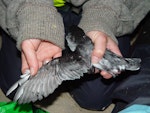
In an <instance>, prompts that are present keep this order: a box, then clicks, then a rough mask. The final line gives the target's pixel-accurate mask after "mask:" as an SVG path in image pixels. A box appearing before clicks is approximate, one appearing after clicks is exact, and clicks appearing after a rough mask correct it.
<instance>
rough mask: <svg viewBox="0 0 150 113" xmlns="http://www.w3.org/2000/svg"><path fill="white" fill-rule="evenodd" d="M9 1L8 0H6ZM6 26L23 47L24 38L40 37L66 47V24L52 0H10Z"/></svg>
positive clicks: (18, 45)
mask: <svg viewBox="0 0 150 113" xmlns="http://www.w3.org/2000/svg"><path fill="white" fill-rule="evenodd" d="M6 1H7V0H6ZM9 1H11V2H7V12H6V13H7V16H6V20H7V23H6V27H7V29H8V31H9V33H10V34H11V35H12V37H13V38H14V39H15V40H16V41H17V47H18V49H21V48H20V46H21V43H22V41H23V40H26V39H29V38H38V39H41V40H46V41H50V42H52V43H54V44H56V45H57V46H59V47H61V48H64V25H63V20H62V17H61V15H60V14H59V13H58V12H57V10H56V8H55V7H54V6H53V1H52V0H9Z"/></svg>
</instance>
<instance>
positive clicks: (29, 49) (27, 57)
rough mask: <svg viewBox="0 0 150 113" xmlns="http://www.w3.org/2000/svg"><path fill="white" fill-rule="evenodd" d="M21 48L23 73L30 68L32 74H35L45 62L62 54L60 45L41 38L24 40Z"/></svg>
mask: <svg viewBox="0 0 150 113" xmlns="http://www.w3.org/2000/svg"><path fill="white" fill-rule="evenodd" d="M21 49H22V52H21V55H22V56H21V57H22V73H24V72H25V71H26V70H28V69H29V70H30V72H31V75H35V74H36V73H37V71H38V69H39V68H40V67H41V66H42V65H43V64H45V63H47V62H48V61H50V60H52V59H53V58H56V57H60V56H61V55H62V49H61V48H60V47H58V46H56V45H54V44H52V43H50V42H48V41H42V40H40V39H28V40H24V41H23V42H22V45H21Z"/></svg>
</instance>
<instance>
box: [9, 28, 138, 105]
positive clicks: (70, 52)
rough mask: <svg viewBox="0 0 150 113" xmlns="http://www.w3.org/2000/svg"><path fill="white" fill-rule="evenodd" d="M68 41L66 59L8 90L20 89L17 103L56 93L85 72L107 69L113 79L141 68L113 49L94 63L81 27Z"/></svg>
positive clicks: (55, 60) (74, 30) (26, 75)
mask: <svg viewBox="0 0 150 113" xmlns="http://www.w3.org/2000/svg"><path fill="white" fill-rule="evenodd" d="M66 41H67V44H68V46H67V47H66V49H65V50H64V51H63V55H62V57H59V58H56V59H53V60H52V61H50V62H49V63H47V64H45V65H44V66H43V67H42V68H40V69H39V71H38V73H37V74H36V75H35V76H30V72H29V71H28V72H26V73H25V74H24V75H22V76H21V79H20V80H19V81H17V82H16V83H15V84H14V85H13V86H12V87H11V88H10V89H9V90H8V92H7V95H9V94H10V93H11V92H12V91H13V90H15V89H16V88H18V89H17V92H16V94H15V97H14V101H18V103H29V102H35V101H37V100H41V99H43V98H45V97H47V96H48V95H50V94H51V93H53V92H54V90H55V89H56V88H57V87H58V86H59V85H60V84H61V83H62V82H63V81H66V80H75V79H80V78H81V77H82V76H83V75H84V73H93V72H94V69H93V68H94V67H96V68H98V69H99V70H105V71H107V72H108V73H110V74H112V76H116V74H117V73H118V72H121V71H124V70H131V71H132V70H133V71H134V70H138V69H139V68H140V62H141V60H140V59H138V58H123V57H120V56H118V55H116V54H114V53H113V52H111V51H109V50H106V52H105V54H104V57H103V58H102V59H101V60H100V61H99V62H98V63H97V64H91V52H92V50H93V47H94V46H93V43H92V41H91V40H90V38H88V37H87V36H86V35H85V33H84V32H83V30H82V29H80V28H79V27H77V26H73V27H71V28H70V32H69V33H68V35H67V36H66ZM68 47H69V48H68Z"/></svg>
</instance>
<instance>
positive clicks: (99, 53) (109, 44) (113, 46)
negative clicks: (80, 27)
mask: <svg viewBox="0 0 150 113" xmlns="http://www.w3.org/2000/svg"><path fill="white" fill-rule="evenodd" d="M87 36H89V37H90V39H91V40H92V42H93V43H94V49H93V52H92V59H91V60H92V63H97V62H98V61H99V60H100V59H101V58H102V57H103V55H104V53H105V50H106V48H107V49H109V50H111V51H112V52H114V53H116V54H118V55H120V56H121V52H120V50H119V48H118V45H117V43H116V42H115V41H113V40H112V39H111V38H110V37H109V36H107V35H106V34H105V33H103V32H100V31H90V32H88V33H87ZM100 74H101V75H102V76H103V77H104V78H106V79H109V78H111V77H112V75H111V74H109V73H107V72H106V71H100Z"/></svg>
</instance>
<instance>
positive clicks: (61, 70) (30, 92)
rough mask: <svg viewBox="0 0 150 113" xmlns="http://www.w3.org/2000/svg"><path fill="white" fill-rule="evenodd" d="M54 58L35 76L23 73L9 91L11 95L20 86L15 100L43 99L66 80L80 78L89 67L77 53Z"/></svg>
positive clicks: (21, 101)
mask: <svg viewBox="0 0 150 113" xmlns="http://www.w3.org/2000/svg"><path fill="white" fill-rule="evenodd" d="M71 55H72V56H70V55H69V57H67V58H66V57H61V58H57V59H54V60H52V61H50V62H49V63H47V64H46V65H44V66H43V67H42V68H41V69H40V70H39V71H38V73H37V74H36V75H35V76H30V73H29V72H28V73H26V74H25V75H22V78H21V79H20V80H19V81H18V82H16V83H15V85H13V86H12V87H11V88H10V90H9V91H8V92H7V95H9V94H10V93H11V92H12V91H13V90H14V89H15V88H17V87H18V89H17V92H16V94H15V97H14V101H18V103H20V104H21V103H29V102H35V101H37V100H41V99H43V98H44V97H47V96H48V95H49V94H51V93H53V92H54V90H55V89H56V88H57V87H58V86H59V85H60V84H61V83H62V82H63V81H65V80H74V79H79V78H80V77H82V76H83V73H87V70H88V67H87V66H86V65H84V64H85V63H84V62H83V61H82V59H81V58H80V57H79V58H77V57H76V55H73V54H71Z"/></svg>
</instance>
